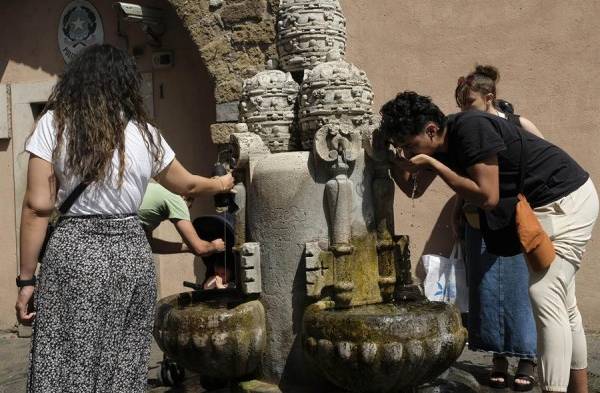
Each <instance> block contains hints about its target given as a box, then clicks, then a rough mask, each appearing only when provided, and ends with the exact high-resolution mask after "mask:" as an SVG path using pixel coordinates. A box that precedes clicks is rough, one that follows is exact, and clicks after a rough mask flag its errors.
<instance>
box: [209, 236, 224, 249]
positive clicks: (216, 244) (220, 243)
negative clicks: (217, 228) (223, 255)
mask: <svg viewBox="0 0 600 393" xmlns="http://www.w3.org/2000/svg"><path fill="white" fill-rule="evenodd" d="M210 243H211V244H212V245H213V247H214V248H215V251H214V252H223V251H225V242H224V241H223V239H215V240H213V241H212V242H210Z"/></svg>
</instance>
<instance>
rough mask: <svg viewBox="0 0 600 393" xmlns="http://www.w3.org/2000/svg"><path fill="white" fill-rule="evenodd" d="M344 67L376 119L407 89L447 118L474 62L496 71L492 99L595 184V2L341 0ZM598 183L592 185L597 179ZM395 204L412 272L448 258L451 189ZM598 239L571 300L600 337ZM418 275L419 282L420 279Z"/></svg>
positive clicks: (598, 122)
mask: <svg viewBox="0 0 600 393" xmlns="http://www.w3.org/2000/svg"><path fill="white" fill-rule="evenodd" d="M342 7H343V11H344V14H345V16H346V19H347V29H348V44H347V55H346V59H347V60H348V61H349V62H352V63H354V64H356V65H358V66H359V67H360V68H362V69H363V70H365V71H366V73H367V75H368V77H369V79H370V81H371V83H372V84H373V90H374V92H375V110H376V111H378V110H379V108H380V107H381V105H382V104H383V103H385V102H386V101H387V100H389V99H392V98H393V97H394V96H395V94H396V93H398V92H400V91H404V90H414V91H417V92H419V93H421V94H425V95H429V96H431V97H432V98H433V100H434V102H436V103H437V104H438V105H439V106H440V107H441V109H442V110H443V111H445V113H452V112H455V111H457V107H456V104H455V102H454V89H455V87H456V81H457V79H458V78H459V77H460V76H462V75H466V74H467V73H468V72H470V71H471V70H473V69H474V66H475V64H476V63H479V64H493V65H495V66H496V67H498V68H499V70H500V75H501V79H500V83H499V85H498V95H499V97H501V98H504V99H507V100H509V101H510V102H512V103H513V105H514V106H515V109H516V112H517V113H520V114H522V115H523V116H525V117H527V118H528V119H530V120H531V121H533V123H534V124H536V125H537V127H538V128H539V129H540V130H541V131H542V133H544V135H545V136H546V138H547V139H549V140H550V141H551V142H553V143H555V144H557V145H558V146H560V147H561V148H563V149H564V150H566V151H567V152H568V153H569V154H571V155H572V156H573V157H574V158H575V159H576V160H577V161H578V162H579V163H580V164H581V165H582V166H583V167H584V168H585V169H586V170H587V171H588V172H589V173H590V174H591V176H592V178H593V179H598V178H599V177H600V161H598V159H597V150H598V146H600V134H599V133H598V129H599V128H600V112H599V111H598V98H597V96H598V92H599V91H600V67H599V65H600V52H598V50H597V48H596V46H597V42H598V41H599V40H600V27H599V26H598V23H597V15H598V14H599V13H600V3H598V2H595V1H574V2H563V1H557V0H543V1H542V0H532V1H504V2H497V3H494V4H493V5H492V4H491V3H489V2H483V1H467V0H455V1H439V0H424V1H418V2H415V1H407V0H400V1H398V0H377V1H367V0H345V1H344V0H342ZM596 183H597V184H600V181H599V180H596ZM399 194H400V192H397V196H396V208H397V213H396V231H397V232H398V233H402V234H409V235H410V236H411V239H412V253H413V263H414V262H416V261H417V260H418V258H419V257H420V256H421V255H422V254H423V253H442V254H446V255H447V254H448V253H449V250H450V248H451V246H452V242H453V239H452V235H451V231H450V227H449V219H448V215H449V212H450V210H451V204H448V203H447V201H448V199H449V198H450V197H451V196H452V195H453V193H452V192H451V190H450V189H449V188H448V187H447V186H446V185H445V184H444V183H443V182H442V181H440V180H439V179H438V180H436V181H435V183H434V184H433V185H432V187H431V188H430V190H428V192H427V193H426V194H425V196H424V197H422V198H421V199H419V200H417V201H415V204H414V208H413V207H412V203H411V201H410V200H409V198H407V197H405V196H404V195H399ZM598 269H600V232H598V230H596V234H595V236H594V237H593V238H592V240H591V242H590V243H589V244H588V251H587V253H586V255H585V257H584V260H583V264H582V268H581V271H580V272H579V273H578V275H577V299H578V303H579V306H580V309H581V312H582V314H583V319H584V324H585V326H586V327H587V328H588V329H591V330H596V331H597V330H600V311H599V310H600V298H599V297H598V296H597V293H596V290H597V274H596V271H598ZM420 270H421V269H420V268H419V267H417V273H418V274H422V272H421V271H420Z"/></svg>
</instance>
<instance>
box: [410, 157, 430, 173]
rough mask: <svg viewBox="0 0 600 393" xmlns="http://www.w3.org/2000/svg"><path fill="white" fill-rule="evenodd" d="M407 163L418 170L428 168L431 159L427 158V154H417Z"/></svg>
mask: <svg viewBox="0 0 600 393" xmlns="http://www.w3.org/2000/svg"><path fill="white" fill-rule="evenodd" d="M409 161H410V163H411V164H413V165H414V166H415V167H417V168H418V169H420V168H424V167H428V166H430V165H431V163H432V162H433V157H431V156H428V155H427V154H417V155H416V156H414V157H412V158H411V159H410V160H409Z"/></svg>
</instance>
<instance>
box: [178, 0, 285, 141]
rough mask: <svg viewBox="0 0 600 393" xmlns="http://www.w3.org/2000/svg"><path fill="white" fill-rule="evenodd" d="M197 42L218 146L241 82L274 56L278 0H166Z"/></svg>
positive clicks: (225, 137)
mask: <svg viewBox="0 0 600 393" xmlns="http://www.w3.org/2000/svg"><path fill="white" fill-rule="evenodd" d="M169 3H171V5H172V6H173V8H174V9H175V11H176V12H177V14H178V16H179V18H180V19H181V21H182V23H183V24H184V26H185V27H186V29H187V30H188V31H189V33H190V36H191V37H192V40H193V41H194V42H195V44H196V45H197V47H198V51H199V52H200V56H201V57H202V59H203V60H204V63H205V64H206V67H207V69H208V72H209V74H210V76H211V77H212V79H213V82H214V86H215V100H216V103H217V114H218V116H217V124H213V125H212V126H211V138H212V141H213V143H215V144H217V145H221V146H223V145H224V144H226V143H228V142H229V135H230V133H231V132H233V130H234V124H235V123H236V122H237V111H236V110H232V108H237V103H238V102H239V99H240V96H241V92H242V83H243V80H244V79H246V78H250V77H252V76H254V75H255V74H256V73H257V72H259V71H262V70H264V69H265V65H266V63H267V61H268V60H269V59H273V58H277V49H276V46H275V17H276V14H277V7H278V6H279V0H169Z"/></svg>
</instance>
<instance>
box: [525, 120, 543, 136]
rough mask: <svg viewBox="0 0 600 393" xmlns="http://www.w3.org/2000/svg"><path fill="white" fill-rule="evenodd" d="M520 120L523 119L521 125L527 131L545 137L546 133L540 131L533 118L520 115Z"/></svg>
mask: <svg viewBox="0 0 600 393" xmlns="http://www.w3.org/2000/svg"><path fill="white" fill-rule="evenodd" d="M519 120H520V121H521V127H523V129H524V130H525V131H529V132H531V133H532V134H533V135H536V136H539V137H540V138H542V139H544V135H542V133H541V132H540V130H538V128H537V127H536V126H535V124H533V123H532V122H531V120H529V119H526V118H524V117H523V116H520V117H519Z"/></svg>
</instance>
